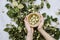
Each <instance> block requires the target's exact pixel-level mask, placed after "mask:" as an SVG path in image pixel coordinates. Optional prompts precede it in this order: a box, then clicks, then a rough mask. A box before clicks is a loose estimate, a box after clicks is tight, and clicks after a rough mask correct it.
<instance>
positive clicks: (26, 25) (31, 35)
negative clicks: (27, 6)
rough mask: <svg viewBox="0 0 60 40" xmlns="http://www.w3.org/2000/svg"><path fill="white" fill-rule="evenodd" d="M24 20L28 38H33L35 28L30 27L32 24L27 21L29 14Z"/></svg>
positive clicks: (30, 39)
mask: <svg viewBox="0 0 60 40" xmlns="http://www.w3.org/2000/svg"><path fill="white" fill-rule="evenodd" d="M24 22H25V27H26V29H27V31H28V33H27V37H26V40H33V31H34V30H33V28H31V27H30V24H29V23H28V21H27V16H26V17H25V19H24Z"/></svg>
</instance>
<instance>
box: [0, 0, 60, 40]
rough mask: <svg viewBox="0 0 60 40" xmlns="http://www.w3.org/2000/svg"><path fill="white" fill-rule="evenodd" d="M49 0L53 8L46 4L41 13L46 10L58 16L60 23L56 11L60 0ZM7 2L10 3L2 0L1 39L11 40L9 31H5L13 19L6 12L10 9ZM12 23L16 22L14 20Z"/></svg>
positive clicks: (0, 0) (49, 13)
mask: <svg viewBox="0 0 60 40" xmlns="http://www.w3.org/2000/svg"><path fill="white" fill-rule="evenodd" d="M48 2H49V3H50V4H51V8H50V9H47V8H46V6H44V8H43V9H42V10H40V13H43V12H46V13H47V15H52V16H53V17H57V18H58V22H59V23H60V18H59V17H60V15H58V16H57V15H56V12H57V11H58V10H59V9H60V0H48ZM6 3H8V2H7V1H6V0H0V40H9V35H8V33H7V32H4V31H3V29H4V28H6V24H8V23H11V19H10V18H9V17H8V16H7V14H6V12H7V11H8V10H7V8H6V7H5V4H6ZM35 4H40V1H39V0H37V1H36V2H35ZM3 11H4V13H3ZM12 23H13V24H15V23H14V22H12ZM52 25H53V26H54V25H56V24H55V23H52ZM57 28H59V29H60V24H59V25H57Z"/></svg>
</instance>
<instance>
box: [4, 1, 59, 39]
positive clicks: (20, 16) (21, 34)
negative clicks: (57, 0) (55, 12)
mask: <svg viewBox="0 0 60 40" xmlns="http://www.w3.org/2000/svg"><path fill="white" fill-rule="evenodd" d="M8 1H10V2H11V3H12V0H8ZM16 1H17V2H18V4H19V3H20V4H23V6H24V7H23V8H22V9H19V8H18V7H12V6H11V5H10V4H6V7H7V8H8V9H9V11H8V12H7V15H8V16H9V17H10V18H11V19H13V21H14V22H15V23H16V24H17V25H18V26H17V27H16V26H14V25H12V24H7V28H5V29H4V31H6V32H8V33H9V35H10V36H9V38H10V39H12V40H25V37H26V34H27V31H26V28H25V24H24V18H25V16H26V15H28V14H29V13H31V12H33V11H38V10H39V9H42V8H43V7H44V1H46V0H41V4H40V5H38V6H37V5H33V4H32V3H33V2H34V1H35V0H16ZM27 2H28V5H26V3H27ZM47 8H48V9H49V8H50V4H49V3H47ZM42 15H43V16H44V18H45V20H44V25H43V28H44V30H45V31H46V32H48V33H49V34H50V35H51V36H53V37H54V38H55V39H56V40H58V39H59V37H60V34H59V33H60V31H59V29H58V28H55V27H53V26H50V25H51V21H53V22H57V18H53V17H52V16H48V15H46V13H43V14H42ZM34 30H35V31H34V38H33V40H45V39H44V38H43V36H42V35H41V34H40V33H39V32H38V31H37V28H34Z"/></svg>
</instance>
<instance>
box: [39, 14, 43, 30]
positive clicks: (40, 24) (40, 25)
mask: <svg viewBox="0 0 60 40" xmlns="http://www.w3.org/2000/svg"><path fill="white" fill-rule="evenodd" d="M43 24H44V18H43V16H42V15H41V19H40V23H39V25H38V31H39V29H40V28H42V26H43Z"/></svg>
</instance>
